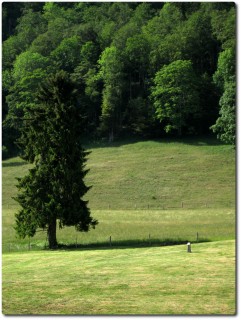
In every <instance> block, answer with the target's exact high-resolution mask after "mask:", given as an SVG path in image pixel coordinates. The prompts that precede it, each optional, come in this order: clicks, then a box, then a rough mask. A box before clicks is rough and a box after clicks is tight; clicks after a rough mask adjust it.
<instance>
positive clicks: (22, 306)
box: [2, 139, 235, 315]
mask: <svg viewBox="0 0 241 320" xmlns="http://www.w3.org/2000/svg"><path fill="white" fill-rule="evenodd" d="M88 149H89V150H91V151H92V153H91V154H90V155H89V160H88V162H87V167H88V168H89V169H90V171H89V173H88V175H87V176H86V183H87V185H92V186H93V188H92V189H91V190H90V191H89V192H88V194H87V195H86V199H87V200H89V207H90V209H91V212H92V215H93V216H94V217H95V218H97V219H98V220H99V225H98V226H97V228H96V229H95V230H91V231H90V232H88V233H77V232H76V231H75V229H74V228H64V229H62V230H58V231H57V237H58V241H59V242H60V243H61V244H63V246H62V247H61V250H58V251H47V250H41V251H37V250H39V249H43V247H44V246H45V244H46V233H44V232H37V234H36V236H35V237H34V238H32V239H31V241H30V242H29V239H24V240H19V239H18V238H16V234H15V231H14V228H13V226H14V214H15V213H16V212H17V210H18V207H17V206H16V203H15V202H14V200H13V199H12V197H13V196H14V195H16V192H17V189H16V187H15V185H16V180H15V177H21V176H23V175H25V174H26V173H27V171H28V169H29V168H30V167H31V166H30V165H29V164H26V163H24V162H23V161H22V160H21V159H20V158H12V159H9V160H6V161H3V168H2V204H3V206H2V240H3V243H2V248H3V253H4V254H3V255H2V262H3V268H2V277H3V278H2V279H3V282H2V288H3V291H2V297H3V299H2V301H3V313H4V314H51V315H53V314H70V315H74V314H91V315H94V314H102V315H103V314H118V315H120V314H124V315H125V314H182V315H183V314H195V315H196V314H202V315H203V314H230V315H231V314H234V313H235V243H234V240H232V239H235V203H234V202H235V153H234V150H233V149H232V147H230V146H227V145H222V144H220V143H217V142H216V141H214V140H210V139H206V140H195V141H194V140H186V141H184V142H183V141H176V142H172V141H144V142H137V141H132V142H130V141H129V142H128V143H124V144H122V143H114V144H111V145H108V146H107V145H106V144H104V145H102V144H100V145H98V144H95V145H91V146H90V145H89V146H88ZM197 232H198V241H216V240H219V241H218V242H206V243H198V242H197ZM110 236H111V240H112V242H111V246H110ZM224 240H225V241H224ZM186 241H191V242H192V250H193V253H191V254H188V253H187V252H186V245H179V246H171V247H160V246H163V245H168V244H177V243H179V244H180V243H185V242H186ZM29 245H31V251H27V250H28V249H30V247H29ZM70 248H71V250H70ZM73 249H74V250H73ZM89 249H91V250H89ZM107 249H108V250H107ZM17 250H19V251H25V252H16V251H17Z"/></svg>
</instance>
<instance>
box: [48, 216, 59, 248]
mask: <svg viewBox="0 0 241 320" xmlns="http://www.w3.org/2000/svg"><path fill="white" fill-rule="evenodd" d="M56 225H57V222H56V219H55V218H52V219H51V220H50V222H49V225H48V242H49V248H50V249H56V248H57V246H58V243H57V237H56Z"/></svg>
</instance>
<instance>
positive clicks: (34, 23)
mask: <svg viewBox="0 0 241 320" xmlns="http://www.w3.org/2000/svg"><path fill="white" fill-rule="evenodd" d="M235 21H236V8H235V4H234V3H230V2H229V3H216V2H197V3H193V2H190V3H188V2H187V3H178V2H169V3H168V2H167V3H165V2H162V3H154V2H153V3H152V2H148V3H138V2H125V3H122V2H115V3H112V2H108V3H105V2H94V3H92V2H91V3H88V2H79V3H78V2H70V3H67V2H56V3H55V2H47V3H26V2H22V3H17V4H16V3H8V2H4V3H3V57H2V61H3V73H2V74H3V143H4V145H5V147H7V148H9V149H10V148H12V146H13V144H14V142H15V141H16V139H17V138H18V137H19V136H20V132H21V126H22V124H21V122H19V121H17V119H18V117H20V116H23V115H24V114H25V113H26V110H27V108H28V106H31V104H33V103H35V99H36V91H37V87H38V85H39V84H41V83H44V82H45V80H46V79H47V78H48V77H51V75H53V74H55V73H56V72H58V71H60V70H64V71H65V72H67V74H68V76H69V77H70V78H71V79H72V80H73V81H74V82H75V83H76V85H77V96H79V98H80V99H81V101H82V105H83V106H84V114H85V116H86V118H87V122H86V123H87V124H88V125H87V128H86V129H85V134H86V135H87V136H88V138H90V139H91V138H100V137H101V138H103V137H105V138H107V139H110V140H112V139H115V138H116V137H120V136H122V135H127V134H128V135H138V136H140V137H147V136H148V137H154V138H156V137H162V136H164V135H169V134H175V133H176V134H179V135H180V134H181V135H184V134H194V133H195V134H203V133H204V134H205V133H212V132H215V134H217V136H218V137H219V138H220V139H222V140H223V141H225V142H227V143H234V141H235V139H234V137H235V81H236V79H235V69H236V68H235V51H236V50H235V47H236V34H235ZM188 61H189V62H188ZM183 64H185V68H184V67H183V72H184V73H183V75H184V74H185V77H183V79H181V78H182V76H181V73H178V68H179V67H181V65H183ZM187 64H188V66H187ZM172 68H173V72H172V76H173V77H176V81H177V77H178V74H179V80H178V81H177V82H178V83H176V85H172V90H170V87H169V89H168V95H167V85H166V84H165V85H164V86H163V84H164V82H163V81H164V79H165V78H166V79H167V78H168V76H167V72H168V70H169V71H170V70H171V69H172ZM175 68H176V71H177V74H175V71H174V69H175ZM192 77H194V78H193V79H195V81H194V83H193V84H192V81H191V78H192ZM188 78H189V80H190V81H189V80H188ZM192 86H193V87H192ZM194 87H195V88H194ZM187 88H189V89H190V90H191V92H189V94H188V92H187ZM174 89H175V90H174ZM165 90H166V91H165ZM161 91H162V94H160V95H159V98H158V97H157V92H161ZM164 91H165V92H166V93H165V94H164ZM180 91H183V94H184V96H185V99H186V103H185V104H183V107H182V110H183V111H184V110H185V112H184V113H182V115H183V116H182V125H179V126H178V125H177V118H176V120H174V118H175V117H177V115H178V113H177V112H176V111H175V112H174V113H173V114H172V113H171V110H176V109H175V107H174V104H175V105H176V106H177V105H179V106H180V105H181V104H180ZM178 92H179V93H178ZM167 96H168V97H167ZM168 101H169V102H168ZM171 101H172V103H171ZM187 101H189V102H187ZM167 103H169V108H170V112H167V110H166V112H165V113H164V109H163V106H164V105H165V104H167ZM171 104H172V107H171ZM184 105H185V107H184ZM160 106H162V107H160ZM164 114H165V116H164ZM179 115H180V113H179ZM164 118H165V119H164ZM178 121H179V123H181V120H180V117H179V120H178ZM174 127H175V129H174ZM180 128H182V130H180ZM173 129H174V130H173Z"/></svg>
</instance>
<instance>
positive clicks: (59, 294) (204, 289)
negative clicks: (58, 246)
mask: <svg viewBox="0 0 241 320" xmlns="http://www.w3.org/2000/svg"><path fill="white" fill-rule="evenodd" d="M2 281H3V282H2V288H3V313H4V314H52V315H53V314H92V315H93V314H102V315H103V314H106V315H107V314H123V315H124V314H142V315H143V314H149V315H151V314H176V315H177V314H200V315H201V314H229V315H232V314H234V313H235V244H234V241H233V240H229V241H219V242H209V243H202V244H193V246H192V253H187V252H186V245H179V246H171V247H162V248H160V247H155V248H138V249H137V248H132V249H130V248H129V249H122V250H120V249H109V250H83V251H65V252H63V251H57V252H50V251H45V252H27V253H10V254H4V255H3V280H2Z"/></svg>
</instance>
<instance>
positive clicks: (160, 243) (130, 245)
mask: <svg viewBox="0 0 241 320" xmlns="http://www.w3.org/2000/svg"><path fill="white" fill-rule="evenodd" d="M188 242H189V240H186V239H164V240H159V239H151V240H150V241H148V240H146V241H142V240H122V241H111V243H110V242H96V243H90V244H85V245H81V244H76V243H75V244H74V243H72V244H71V243H70V244H62V243H60V244H58V248H56V250H78V251H79V250H80V251H82V250H112V249H115V250H116V249H137V248H150V247H164V246H176V245H183V244H187V243H188ZM203 242H211V240H210V239H206V238H203V239H199V240H198V241H194V242H192V243H203ZM46 250H48V248H46Z"/></svg>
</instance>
